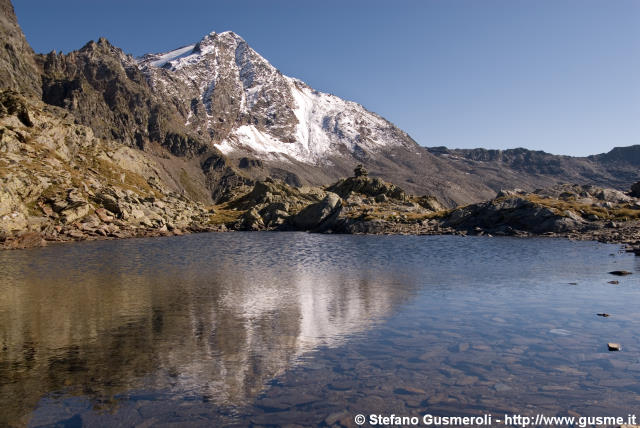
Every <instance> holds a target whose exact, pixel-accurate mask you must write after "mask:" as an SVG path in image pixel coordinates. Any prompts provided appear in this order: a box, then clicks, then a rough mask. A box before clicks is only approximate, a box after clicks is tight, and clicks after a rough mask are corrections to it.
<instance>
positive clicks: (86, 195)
mask: <svg viewBox="0 0 640 428" xmlns="http://www.w3.org/2000/svg"><path fill="white" fill-rule="evenodd" d="M63 117H64V114H63V111H61V110H60V109H58V108H55V107H51V106H48V105H46V104H43V103H42V102H37V101H35V100H33V99H29V98H25V97H22V96H20V95H18V94H17V93H16V92H13V91H0V153H2V156H1V157H0V243H1V245H2V246H4V247H5V248H22V247H26V246H30V245H36V244H37V245H40V244H42V243H43V242H47V241H66V240H78V239H99V238H108V237H111V238H119V237H129V236H145V235H163V234H164V235H166V234H175V233H182V232H183V231H188V230H191V231H199V230H215V229H216V226H214V225H212V224H211V223H210V221H209V220H210V216H211V215H212V214H213V213H212V211H211V210H210V209H209V208H207V207H205V206H204V205H203V204H201V203H198V202H194V201H193V200H191V199H189V198H186V197H185V196H183V195H181V194H179V193H177V192H176V191H175V190H172V184H171V183H170V182H167V180H168V178H167V177H168V176H167V175H166V174H165V173H164V172H163V168H162V166H161V165H160V164H158V163H157V162H156V160H155V159H154V158H153V157H152V156H150V155H147V154H145V153H144V152H141V151H139V150H135V149H131V148H128V147H125V146H123V145H121V144H118V143H115V142H109V141H105V140H101V139H98V138H96V137H95V136H94V135H93V131H92V130H91V129H90V128H87V127H85V126H82V125H77V124H75V123H73V121H71V120H70V119H63ZM173 188H174V189H175V187H173Z"/></svg>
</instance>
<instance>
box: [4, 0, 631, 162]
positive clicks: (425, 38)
mask: <svg viewBox="0 0 640 428" xmlns="http://www.w3.org/2000/svg"><path fill="white" fill-rule="evenodd" d="M14 6H15V8H16V12H17V14H18V20H19V21H20V24H21V25H22V27H23V29H24V31H25V33H26V35H27V39H28V40H29V42H30V43H31V44H32V46H33V47H34V49H35V50H36V52H48V51H50V50H53V49H56V50H58V51H64V52H68V51H70V50H73V49H77V48H79V47H81V46H82V45H83V44H84V43H85V42H87V41H88V40H91V39H97V38H98V37H99V36H105V37H107V38H108V39H109V40H110V41H111V42H112V43H113V44H115V45H117V46H119V47H121V48H122V49H124V50H125V51H126V52H128V53H131V54H134V55H140V54H143V53H146V52H159V51H166V50H170V49H173V48H175V47H178V46H181V45H185V44H190V43H193V42H196V41H197V40H199V39H200V38H201V37H202V36H203V35H205V34H207V33H209V32H211V31H217V32H222V31H226V30H232V31H234V32H236V33H238V34H239V35H240V36H242V37H243V38H244V39H245V40H247V42H249V44H250V45H251V46H252V47H253V48H254V49H256V50H257V51H258V52H259V53H260V54H262V55H263V56H264V57H265V58H267V59H268V60H269V61H271V63H272V64H274V65H275V66H276V67H278V68H279V69H280V70H281V71H282V72H283V73H285V74H287V75H290V76H294V77H297V78H299V79H302V80H304V81H306V82H307V83H309V84H310V85H311V86H313V87H315V88H316V89H319V90H322V91H326V92H331V93H334V94H336V95H339V96H341V97H343V98H346V99H350V100H353V101H357V102H359V103H361V104H363V105H364V106H365V107H367V108H368V109H369V110H372V111H375V112H377V113H379V114H381V115H382V116H384V117H386V118H387V119H389V120H391V121H392V122H394V123H395V124H396V125H398V126H399V127H401V128H402V129H404V130H405V131H407V132H408V133H409V134H410V135H411V136H412V137H413V138H414V139H415V140H416V141H417V142H418V143H420V144H422V145H424V146H440V145H445V146H448V147H463V148H470V147H487V148H501V149H504V148H512V147H527V148H531V149H540V150H545V151H548V152H551V153H557V154H572V155H586V154H594V153H599V152H604V151H608V150H610V149H611V148H612V147H614V146H626V145H631V144H640V1H638V0H597V1H596V0H526V1H523V0H414V1H404V0H393V1H392V0H388V1H378V0H366V1H364V0H352V1H349V0H342V1H336V0H322V1H302V0H289V1H284V0H271V1H264V0H244V1H241V2H240V1H204V0H203V1H194V0H181V1H175V0H126V1H125V0H109V1H96V0H56V1H51V0H14Z"/></svg>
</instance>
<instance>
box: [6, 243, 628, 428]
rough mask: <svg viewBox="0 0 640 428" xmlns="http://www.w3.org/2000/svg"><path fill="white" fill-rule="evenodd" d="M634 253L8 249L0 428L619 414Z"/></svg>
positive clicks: (330, 247) (490, 246) (527, 247)
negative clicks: (372, 417)
mask: <svg viewBox="0 0 640 428" xmlns="http://www.w3.org/2000/svg"><path fill="white" fill-rule="evenodd" d="M638 260H640V259H636V257H635V256H634V255H633V254H628V253H625V252H623V251H622V250H621V247H620V246H616V245H607V244H600V243H595V242H573V241H569V240H566V239H551V238H526V239H522V238H489V237H461V236H349V235H319V234H307V233H293V232H292V233H286V232H280V233H269V232H264V233H261V232H247V233H243V232H234V233H205V234H196V235H189V236H181V237H169V238H149V239H129V240H119V241H100V242H83V243H75V244H70V245H55V246H50V247H46V248H40V249H31V250H20V251H5V252H2V253H0V426H10V427H13V426H32V427H42V426H47V427H76V426H89V427H103V426H104V427H111V426H114V427H121V426H123V427H151V426H153V427H155V426H159V427H164V426H174V427H177V426H188V427H190V426H196V427H198V426H203V427H210V426H288V425H289V426H333V425H343V426H354V425H355V423H354V417H355V416H356V415H358V414H363V415H366V417H367V419H369V415H371V414H380V415H391V414H394V415H400V416H417V417H419V418H420V421H422V417H423V415H425V414H431V415H441V416H482V415H487V414H491V415H493V417H494V419H496V418H498V417H499V416H500V415H504V414H520V415H536V414H545V415H549V416H552V415H574V416H575V415H580V416H624V417H626V416H627V415H628V414H629V413H634V410H635V409H638V406H639V405H640V382H639V380H640V336H639V335H638V331H640V311H639V310H638V304H639V303H640V275H638V274H637V273H635V272H637V271H638V270H639V267H640V265H639V263H640V262H639V261H638ZM614 270H627V271H631V272H634V273H635V274H632V275H628V276H623V277H616V276H613V275H611V274H609V273H608V272H610V271H614ZM613 280H616V281H618V283H617V284H612V283H610V281H613ZM605 313H606V314H608V315H609V316H606V317H605V316H599V315H597V314H605ZM609 342H615V343H619V344H620V345H621V350H620V351H618V352H611V351H609V349H608V346H607V344H608V343H609ZM639 413H640V412H639ZM367 423H368V422H367ZM495 425H496V426H497V425H499V424H495Z"/></svg>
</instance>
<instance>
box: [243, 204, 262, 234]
mask: <svg viewBox="0 0 640 428" xmlns="http://www.w3.org/2000/svg"><path fill="white" fill-rule="evenodd" d="M239 228H240V229H242V230H262V229H264V220H263V219H262V216H260V213H259V212H258V210H257V209H255V208H251V209H250V210H248V211H247V212H245V213H244V214H243V215H242V216H241V217H240V220H239Z"/></svg>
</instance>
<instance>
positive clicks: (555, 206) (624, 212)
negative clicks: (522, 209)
mask: <svg viewBox="0 0 640 428" xmlns="http://www.w3.org/2000/svg"><path fill="white" fill-rule="evenodd" d="M526 199H527V200H529V201H531V202H533V203H536V204H539V205H542V206H545V207H547V208H550V209H552V210H553V211H554V212H555V213H556V214H558V215H564V212H565V211H567V210H569V211H573V212H575V213H577V214H579V215H582V216H583V217H587V216H589V215H594V216H596V217H598V218H599V219H602V220H624V221H626V220H631V219H639V218H640V210H637V209H633V208H631V207H630V205H629V204H618V205H617V206H614V207H613V208H604V207H598V206H595V205H590V204H582V203H579V202H576V201H575V199H568V200H562V199H553V198H545V197H540V196H538V195H531V194H530V195H527V196H526Z"/></svg>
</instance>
